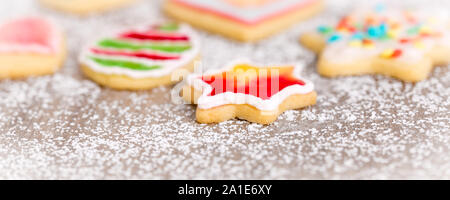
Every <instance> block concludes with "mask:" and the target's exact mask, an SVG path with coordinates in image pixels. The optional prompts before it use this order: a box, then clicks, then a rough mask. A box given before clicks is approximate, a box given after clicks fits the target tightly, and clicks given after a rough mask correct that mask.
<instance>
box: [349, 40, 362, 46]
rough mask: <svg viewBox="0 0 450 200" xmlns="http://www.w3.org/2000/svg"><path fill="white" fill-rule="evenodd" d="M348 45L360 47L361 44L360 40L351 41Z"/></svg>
mask: <svg viewBox="0 0 450 200" xmlns="http://www.w3.org/2000/svg"><path fill="white" fill-rule="evenodd" d="M349 45H350V46H351V47H361V46H362V42H361V41H360V40H353V41H351V42H349Z"/></svg>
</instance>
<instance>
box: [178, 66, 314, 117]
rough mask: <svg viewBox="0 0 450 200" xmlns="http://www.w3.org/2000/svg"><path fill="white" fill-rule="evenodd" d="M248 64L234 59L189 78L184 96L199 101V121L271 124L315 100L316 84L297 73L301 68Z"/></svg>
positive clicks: (197, 113)
mask: <svg viewBox="0 0 450 200" xmlns="http://www.w3.org/2000/svg"><path fill="white" fill-rule="evenodd" d="M248 63H250V62H246V61H234V62H232V63H231V64H230V65H228V66H226V67H225V68H223V69H221V70H218V71H213V72H210V73H206V74H192V75H189V76H188V77H187V79H186V84H185V85H184V87H183V90H182V97H183V99H184V100H186V101H188V102H191V103H195V104H197V111H196V117H197V121H198V122H200V123H217V122H222V121H226V120H229V119H233V118H240V119H245V120H247V121H250V122H256V123H260V124H270V123H272V122H273V121H275V120H276V119H277V118H278V116H279V115H280V114H281V113H283V112H284V111H286V110H290V109H298V108H303V107H306V106H309V105H313V104H315V103H316V96H317V95H316V92H315V91H314V85H313V84H312V83H311V82H309V81H307V80H304V79H302V78H300V77H299V76H298V73H299V68H298V67H296V66H267V67H257V66H253V65H251V64H248Z"/></svg>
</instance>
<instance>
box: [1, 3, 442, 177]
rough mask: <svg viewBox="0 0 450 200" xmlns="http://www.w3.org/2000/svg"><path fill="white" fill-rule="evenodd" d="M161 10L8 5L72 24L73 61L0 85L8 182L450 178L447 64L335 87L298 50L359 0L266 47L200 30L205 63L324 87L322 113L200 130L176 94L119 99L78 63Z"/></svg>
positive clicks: (8, 11)
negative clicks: (297, 74)
mask: <svg viewBox="0 0 450 200" xmlns="http://www.w3.org/2000/svg"><path fill="white" fill-rule="evenodd" d="M358 2H359V1H358ZM160 3H161V1H159V0H158V1H156V0H154V1H143V2H141V3H138V4H136V5H134V6H131V7H129V8H126V9H123V10H119V11H116V12H112V13H106V14H103V15H96V16H92V17H88V18H78V17H74V16H69V15H64V14H61V13H58V12H55V11H51V10H49V9H46V8H42V7H40V6H38V5H37V4H36V3H35V2H34V1H28V0H18V1H5V2H2V4H8V5H6V6H3V5H2V6H1V7H0V13H1V15H0V19H3V18H7V17H9V16H10V15H17V14H18V13H44V14H46V15H48V16H50V17H51V18H54V19H55V20H56V21H57V22H59V23H60V24H62V25H63V26H64V28H65V30H66V34H67V39H68V45H69V58H68V60H67V61H66V64H65V66H64V68H63V69H62V70H61V71H60V72H58V73H57V74H55V75H52V76H44V77H34V78H29V79H26V80H2V81H0V178H7V179H14V178H26V179H36V178H50V179H63V178H69V179H94V178H96V179H114V178H129V179H130V178H133V179H162V178H169V179H188V178H189V179H190V178H194V179H199V178H212V179H234V178H245V179H249V178H251V179H253V178H256V179H269V178H275V179H286V178H289V179H311V178H332V179H342V178H345V179H349V178H350V179H353V178H356V179H368V178H379V179H385V178H408V179H411V178H439V179H442V178H447V179H448V178H450V153H449V144H450V119H449V118H450V100H449V98H448V96H449V95H450V72H449V69H448V67H447V66H442V67H437V68H436V69H435V70H434V71H433V73H432V75H431V77H430V78H429V79H428V80H426V81H423V82H420V83H416V84H409V83H402V82H400V81H398V80H395V79H391V78H387V77H384V76H361V77H342V78H336V79H327V78H324V77H321V76H319V75H318V74H317V73H316V71H315V67H314V64H315V57H314V55H313V54H312V53H311V52H309V51H308V50H306V49H305V48H303V47H301V46H300V45H299V44H298V43H297V40H298V36H299V35H300V34H301V33H302V32H303V31H305V30H308V29H310V28H312V27H315V26H316V25H317V24H318V23H323V22H325V21H327V20H329V19H330V18H333V17H334V16H338V15H340V14H342V13H343V12H345V10H350V5H352V2H349V1H330V2H329V4H330V6H329V8H328V9H327V10H326V13H323V14H321V15H320V16H318V17H316V18H314V19H312V20H310V21H307V22H305V23H303V24H299V25H297V26H295V27H294V28H292V29H290V30H289V31H287V32H285V33H282V34H280V35H277V36H274V37H271V38H270V39H267V40H264V41H262V42H260V43H257V44H241V43H238V42H233V41H229V40H226V39H223V38H222V37H220V36H216V35H210V34H207V33H205V32H201V31H200V36H201V38H202V55H203V58H204V61H205V62H204V65H203V66H206V67H211V68H219V67H221V64H223V63H226V61H228V60H231V59H233V58H234V57H235V56H236V55H239V56H240V57H241V56H248V57H249V58H251V59H252V60H258V61H260V62H272V63H277V62H280V63H288V62H292V63H306V64H307V65H306V66H307V67H306V68H305V70H304V71H303V76H304V77H306V78H308V79H309V80H311V81H313V82H314V84H315V86H316V90H317V92H318V102H317V105H315V106H313V107H309V108H306V109H303V110H293V111H287V112H285V113H283V114H282V115H281V116H280V118H279V120H277V121H276V122H275V123H273V124H271V125H268V126H264V125H259V124H254V123H248V122H246V121H241V120H231V121H227V122H223V123H220V124H217V125H205V124H198V123H196V122H195V107H194V106H192V105H177V104H173V103H171V102H170V89H171V87H159V88H156V89H153V90H151V91H141V92H128V91H114V90H111V89H107V88H102V87H99V86H98V85H96V84H95V83H93V82H91V81H90V80H87V79H86V78H84V77H83V76H82V74H81V72H80V70H79V68H78V66H77V62H76V58H77V55H78V53H79V52H80V50H81V47H82V46H83V45H84V44H85V42H87V41H89V40H90V39H91V38H90V35H93V34H95V33H96V32H101V31H108V30H110V29H118V28H120V27H121V26H127V25H134V23H135V22H137V21H139V19H155V20H161V19H165V18H164V15H163V13H161V12H160V11H159V9H158V8H159V5H160ZM407 3H410V4H411V5H421V4H427V6H440V7H443V6H444V5H445V6H447V7H448V6H450V4H449V3H448V2H447V1H432V2H427V1H407ZM9 4H11V5H9ZM428 4H432V5H428ZM143 23H145V22H143ZM94 27H95V28H94Z"/></svg>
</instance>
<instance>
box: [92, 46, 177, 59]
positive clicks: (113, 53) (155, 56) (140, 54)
mask: <svg viewBox="0 0 450 200" xmlns="http://www.w3.org/2000/svg"><path fill="white" fill-rule="evenodd" d="M91 51H92V52H93V53H95V54H102V55H109V56H130V57H138V58H146V59H151V60H176V59H179V58H180V57H179V56H163V55H158V54H150V53H145V52H133V53H129V52H121V51H110V50H102V49H96V48H91Z"/></svg>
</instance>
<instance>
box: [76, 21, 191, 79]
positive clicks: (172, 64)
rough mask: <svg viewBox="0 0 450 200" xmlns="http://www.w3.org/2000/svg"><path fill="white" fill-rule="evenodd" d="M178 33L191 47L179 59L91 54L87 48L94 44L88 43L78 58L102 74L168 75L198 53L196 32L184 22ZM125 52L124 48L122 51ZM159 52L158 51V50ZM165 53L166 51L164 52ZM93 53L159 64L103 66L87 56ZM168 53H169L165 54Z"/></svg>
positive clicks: (130, 75) (105, 56) (132, 75)
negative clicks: (139, 67) (134, 67)
mask: <svg viewBox="0 0 450 200" xmlns="http://www.w3.org/2000/svg"><path fill="white" fill-rule="evenodd" d="M177 32H179V33H184V34H187V35H188V36H189V41H190V44H191V49H189V50H187V51H185V52H182V53H181V54H179V56H180V59H177V60H164V61H162V60H160V61H153V60H149V59H141V58H132V57H126V56H107V55H98V54H93V53H92V52H91V51H90V50H89V49H90V48H91V47H92V46H95V45H88V46H87V47H85V48H84V50H83V52H82V53H81V54H80V57H79V60H80V62H81V63H82V64H84V65H85V66H87V67H89V68H91V69H92V70H94V71H96V72H100V73H103V74H118V75H126V76H128V77H131V78H136V79H137V78H148V77H161V76H165V75H168V74H170V73H172V72H173V71H174V70H175V69H177V68H180V67H183V66H185V65H187V64H188V63H189V62H191V61H192V60H193V59H195V57H197V56H198V55H199V46H200V42H199V40H198V38H197V34H196V33H195V32H194V31H193V30H192V29H191V28H190V27H189V26H188V25H186V24H180V27H179V29H178V30H177ZM124 52H126V50H125V51H124ZM158 53H159V52H158ZM164 54H167V53H164ZM92 55H95V57H99V58H114V59H116V60H121V59H123V60H127V61H133V62H138V63H142V64H146V65H155V64H157V65H160V66H161V68H160V69H154V70H149V71H138V70H132V69H127V68H123V67H119V66H117V67H105V66H102V65H100V64H98V63H96V62H95V61H93V60H91V59H90V58H89V57H90V56H92ZM167 55H170V54H167Z"/></svg>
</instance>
